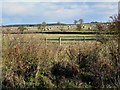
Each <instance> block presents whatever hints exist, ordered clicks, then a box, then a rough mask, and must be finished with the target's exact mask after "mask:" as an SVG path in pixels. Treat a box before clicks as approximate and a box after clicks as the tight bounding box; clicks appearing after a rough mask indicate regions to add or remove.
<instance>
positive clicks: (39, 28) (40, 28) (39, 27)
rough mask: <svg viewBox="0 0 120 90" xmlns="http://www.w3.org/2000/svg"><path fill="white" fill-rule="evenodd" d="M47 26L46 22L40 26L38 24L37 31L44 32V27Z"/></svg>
mask: <svg viewBox="0 0 120 90" xmlns="http://www.w3.org/2000/svg"><path fill="white" fill-rule="evenodd" d="M46 26H47V23H46V22H42V24H39V25H38V30H41V31H42V30H45V27H46Z"/></svg>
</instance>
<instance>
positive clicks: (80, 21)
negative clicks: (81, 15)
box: [76, 19, 83, 30]
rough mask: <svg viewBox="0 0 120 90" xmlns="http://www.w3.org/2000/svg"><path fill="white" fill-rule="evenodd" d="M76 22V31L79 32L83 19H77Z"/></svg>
mask: <svg viewBox="0 0 120 90" xmlns="http://www.w3.org/2000/svg"><path fill="white" fill-rule="evenodd" d="M78 22H79V24H77V25H76V26H77V30H81V28H82V24H83V19H79V20H78Z"/></svg>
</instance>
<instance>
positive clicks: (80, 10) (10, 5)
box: [0, 0, 118, 25]
mask: <svg viewBox="0 0 120 90" xmlns="http://www.w3.org/2000/svg"><path fill="white" fill-rule="evenodd" d="M24 1H25V0H21V1H20V0H11V1H8V0H4V1H3V2H2V5H1V3H0V7H1V8H2V24H3V25H12V24H39V23H42V22H47V23H56V22H62V23H73V22H74V20H79V19H83V20H84V22H85V23H87V22H92V21H98V22H107V21H109V20H110V18H109V17H110V16H112V15H116V14H117V13H118V2H115V1H117V0H115V1H114V2H112V1H111V2H108V0H104V2H94V0H93V2H92V1H91V2H87V0H84V1H86V2H79V1H78V0H74V2H73V0H64V1H62V2H59V1H61V0H56V1H55V0H51V2H50V0H46V1H47V2H43V0H34V2H33V0H26V2H24ZM38 1H39V2H38ZM40 1H41V2H40ZM75 1H76V2H75ZM88 1H89V0H88ZM109 1H110V0H109ZM0 21H1V19H0Z"/></svg>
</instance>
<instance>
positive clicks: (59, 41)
mask: <svg viewBox="0 0 120 90" xmlns="http://www.w3.org/2000/svg"><path fill="white" fill-rule="evenodd" d="M59 45H60V46H61V37H59Z"/></svg>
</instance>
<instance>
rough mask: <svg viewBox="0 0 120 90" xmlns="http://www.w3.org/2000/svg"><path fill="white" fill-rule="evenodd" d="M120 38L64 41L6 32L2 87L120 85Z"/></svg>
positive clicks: (4, 37)
mask: <svg viewBox="0 0 120 90" xmlns="http://www.w3.org/2000/svg"><path fill="white" fill-rule="evenodd" d="M117 49H118V44H117V41H112V40H111V41H107V42H106V43H103V44H102V43H99V42H96V41H93V42H92V41H88V42H79V43H68V44H62V45H61V46H60V45H59V44H58V43H51V42H48V43H47V45H46V42H45V40H44V38H40V37H39V36H36V35H32V36H29V35H27V36H21V35H16V36H14V35H9V34H8V35H4V36H3V65H2V69H3V73H2V74H3V82H2V84H3V88H44V89H45V88H49V89H53V88H119V86H120V83H119V79H120V78H119V77H118V76H119V75H120V74H119V71H118V69H119V67H118V66H117V65H116V64H117V62H115V61H116V60H117V59H118V52H117Z"/></svg>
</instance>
